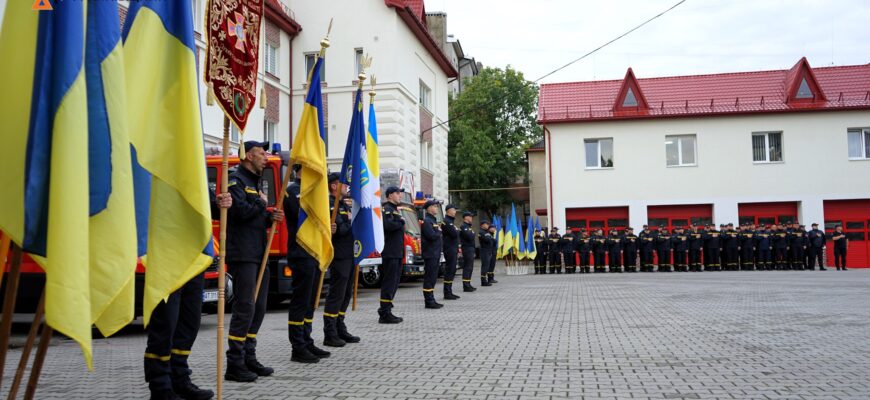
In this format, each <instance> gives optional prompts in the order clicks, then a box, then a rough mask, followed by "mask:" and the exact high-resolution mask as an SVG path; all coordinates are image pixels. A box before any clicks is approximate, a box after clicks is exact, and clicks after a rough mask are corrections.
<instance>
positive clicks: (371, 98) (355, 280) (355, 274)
mask: <svg viewBox="0 0 870 400" xmlns="http://www.w3.org/2000/svg"><path fill="white" fill-rule="evenodd" d="M370 82H371V85H372V90H370V91H369V105H374V104H375V95H376V94H377V93H376V92H375V76H374V75H372V79H371V81H370ZM358 289H359V264H356V265H355V266H354V268H353V305H352V307H351V311H356V299H357V293H358V292H359V290H358Z"/></svg>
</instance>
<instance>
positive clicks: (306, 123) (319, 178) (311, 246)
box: [290, 58, 333, 271]
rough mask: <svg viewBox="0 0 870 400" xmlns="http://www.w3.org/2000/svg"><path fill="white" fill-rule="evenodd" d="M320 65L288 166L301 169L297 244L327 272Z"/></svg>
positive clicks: (320, 61)
mask: <svg viewBox="0 0 870 400" xmlns="http://www.w3.org/2000/svg"><path fill="white" fill-rule="evenodd" d="M322 66H323V59H322V58H318V59H317V61H316V62H315V63H314V70H313V71H312V73H311V82H310V83H309V85H308V95H307V96H306V97H305V105H304V107H303V109H302V119H301V120H300V121H299V129H297V131H296V140H295V141H294V142H293V149H292V150H291V151H290V163H291V164H299V165H301V166H302V169H301V171H300V180H299V230H298V231H297V233H296V243H299V245H300V246H302V248H303V249H305V251H306V252H307V253H308V254H309V255H310V256H311V257H313V258H314V259H316V260H317V262H318V263H319V264H320V270H321V271H326V268H327V267H328V266H329V263H330V262H332V256H333V248H332V230H331V228H330V226H331V224H332V221H331V220H330V218H331V216H330V214H329V182H328V178H327V176H326V174H327V170H326V136H325V135H326V130H325V129H324V128H323V97H322V96H321V92H320V73H321V68H322Z"/></svg>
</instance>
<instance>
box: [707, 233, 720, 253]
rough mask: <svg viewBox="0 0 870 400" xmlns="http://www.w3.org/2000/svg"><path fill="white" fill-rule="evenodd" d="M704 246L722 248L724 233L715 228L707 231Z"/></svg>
mask: <svg viewBox="0 0 870 400" xmlns="http://www.w3.org/2000/svg"><path fill="white" fill-rule="evenodd" d="M704 246H706V247H707V248H708V249H721V248H722V234H721V233H720V232H719V231H717V230H715V229H713V230H709V231H707V233H706V234H705V235H704Z"/></svg>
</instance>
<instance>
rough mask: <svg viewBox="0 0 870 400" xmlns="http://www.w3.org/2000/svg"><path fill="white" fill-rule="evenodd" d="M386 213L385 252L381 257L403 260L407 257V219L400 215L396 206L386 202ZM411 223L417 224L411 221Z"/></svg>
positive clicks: (384, 209) (383, 208)
mask: <svg viewBox="0 0 870 400" xmlns="http://www.w3.org/2000/svg"><path fill="white" fill-rule="evenodd" d="M382 210H383V212H384V251H382V252H381V257H384V258H403V257H405V223H406V221H405V219H404V218H402V214H400V213H399V209H398V207H396V205H395V204H393V203H390V202H386V203H384V204H383V207H382ZM410 223H412V224H413V223H416V221H411V222H410Z"/></svg>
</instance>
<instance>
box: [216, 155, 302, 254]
mask: <svg viewBox="0 0 870 400" xmlns="http://www.w3.org/2000/svg"><path fill="white" fill-rule="evenodd" d="M228 179H229V183H228V186H227V192H229V194H230V196H232V198H233V205H232V207H230V208H229V210H227V220H228V222H229V223H228V225H227V263H230V264H232V263H234V262H235V263H239V262H245V263H259V262H260V261H262V259H263V252H265V251H266V229H268V228H269V226H271V224H272V219H271V217H270V215H269V214H270V213H269V212H268V211H266V203H265V202H263V200H262V199H261V198H260V190H261V187H260V176H259V175H257V174H255V173H253V172H251V171H250V170H249V169H247V168H245V167H243V166H239V167H238V169H237V170H236V171H235V172H233V173H231V174H230V176H229V178H228ZM294 240H295V236H294Z"/></svg>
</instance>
